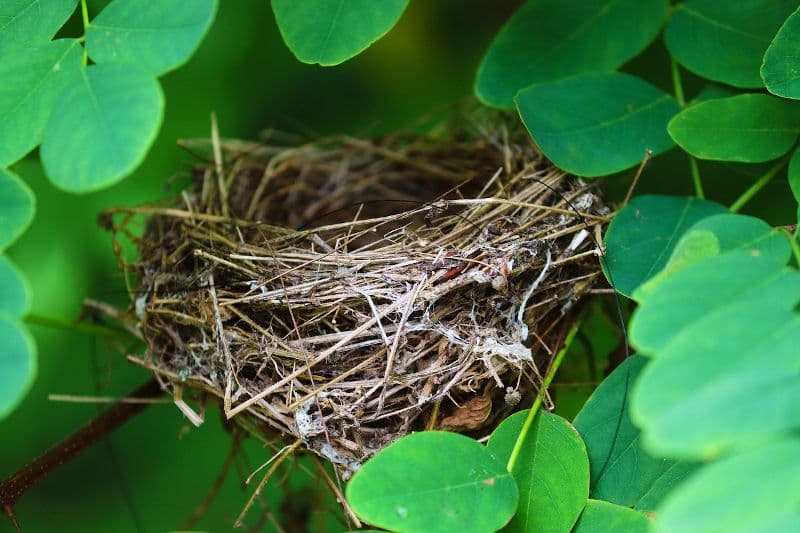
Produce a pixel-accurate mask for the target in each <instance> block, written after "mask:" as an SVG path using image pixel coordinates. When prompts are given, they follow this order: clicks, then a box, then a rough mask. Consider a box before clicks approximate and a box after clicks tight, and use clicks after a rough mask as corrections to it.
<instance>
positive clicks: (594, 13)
mask: <svg viewBox="0 0 800 533" xmlns="http://www.w3.org/2000/svg"><path fill="white" fill-rule="evenodd" d="M666 9H667V2H665V1H663V0H644V1H642V0H604V1H595V2H585V1H581V0H567V1H565V0H535V1H529V2H527V3H525V4H524V5H523V6H522V7H521V8H520V9H519V10H518V11H517V12H516V13H515V14H514V15H513V16H512V17H511V18H510V19H509V20H508V22H507V23H506V24H505V26H503V28H502V29H501V30H500V32H499V33H498V34H497V36H496V37H495V39H494V41H493V42H492V44H491V45H490V46H489V49H488V50H487V52H486V55H485V56H484V58H483V60H482V61H481V65H480V67H479V68H478V76H477V78H476V80H475V94H476V95H477V96H478V98H480V99H481V100H482V101H483V102H484V103H486V104H488V105H490V106H493V107H501V108H508V109H510V108H511V107H512V106H513V105H514V95H515V94H517V91H519V90H520V89H522V88H524V87H527V86H529V85H533V84H536V83H542V82H549V81H554V80H557V79H560V78H566V77H568V76H573V75H575V74H581V73H585V72H597V71H611V70H614V69H615V68H617V67H619V66H620V65H622V64H623V63H625V62H626V61H627V60H628V59H630V58H632V57H633V56H635V55H636V54H638V53H639V52H641V51H642V50H643V49H644V48H645V47H646V46H647V45H648V43H650V42H651V41H652V40H653V39H654V38H655V37H656V35H658V32H659V30H660V29H661V26H662V25H663V24H664V18H665V15H666ZM600 42H601V43H603V45H602V46H598V45H597V43H600Z"/></svg>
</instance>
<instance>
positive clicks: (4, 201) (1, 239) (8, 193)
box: [0, 168, 36, 250]
mask: <svg viewBox="0 0 800 533" xmlns="http://www.w3.org/2000/svg"><path fill="white" fill-rule="evenodd" d="M35 211H36V198H35V197H34V196H33V192H32V191H31V190H30V188H29V187H28V186H27V185H25V182H23V181H22V180H21V179H19V178H18V177H17V175H16V174H14V173H12V172H10V171H8V170H5V169H2V168H0V250H4V249H5V248H6V247H8V246H9V245H10V244H11V243H12V242H14V241H15V240H17V238H18V237H19V236H20V235H22V234H23V232H24V231H25V230H26V229H27V228H28V226H29V225H30V223H31V220H33V214H34V212H35Z"/></svg>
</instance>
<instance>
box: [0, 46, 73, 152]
mask: <svg viewBox="0 0 800 533" xmlns="http://www.w3.org/2000/svg"><path fill="white" fill-rule="evenodd" d="M81 50H82V49H81V46H80V44H78V41H77V40H76V39H59V40H57V41H51V42H49V43H47V44H43V45H41V46H38V47H35V48H26V49H23V50H20V51H19V52H16V53H14V54H9V55H7V56H3V57H2V59H0V80H5V81H4V83H2V84H0V167H2V166H7V165H10V164H11V163H13V162H15V161H17V160H18V159H20V158H22V157H23V156H24V155H25V154H27V153H28V152H30V151H31V150H32V149H33V148H34V147H35V146H36V145H37V144H39V142H40V141H41V140H42V130H43V129H44V126H45V124H46V123H47V119H48V118H49V117H50V112H51V111H52V110H53V106H54V105H55V102H56V99H57V98H58V96H59V94H60V93H61V91H62V90H63V89H64V87H65V86H66V85H67V83H68V81H69V79H70V77H73V76H76V75H77V74H78V72H79V69H80V67H81V56H82V52H81Z"/></svg>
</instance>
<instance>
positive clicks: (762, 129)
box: [668, 94, 800, 163]
mask: <svg viewBox="0 0 800 533" xmlns="http://www.w3.org/2000/svg"><path fill="white" fill-rule="evenodd" d="M668 130H669V134H670V135H671V136H672V138H673V139H674V140H675V142H676V143H678V144H679V145H680V146H681V148H683V149H684V150H686V151H687V152H689V153H690V154H692V155H693V156H695V157H699V158H701V159H713V160H717V161H739V162H743V163H760V162H763V161H769V160H771V159H775V158H777V157H780V156H782V155H783V154H785V153H786V152H788V151H789V149H790V148H792V146H793V145H794V143H795V141H796V140H797V135H798V134H800V104H798V103H797V102H792V101H788V100H783V99H781V98H778V97H775V96H772V95H768V94H740V95H737V96H731V97H729V98H718V99H715V100H708V101H705V102H700V103H698V104H696V105H693V106H691V107H688V108H686V109H684V110H683V111H681V112H680V113H679V114H678V115H677V116H675V118H673V119H672V120H671V121H670V122H669V126H668Z"/></svg>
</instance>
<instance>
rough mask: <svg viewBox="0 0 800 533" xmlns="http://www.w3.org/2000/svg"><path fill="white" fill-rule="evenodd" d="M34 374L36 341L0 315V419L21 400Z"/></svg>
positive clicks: (21, 328)
mask: <svg viewBox="0 0 800 533" xmlns="http://www.w3.org/2000/svg"><path fill="white" fill-rule="evenodd" d="M35 377H36V343H35V342H34V341H33V337H32V336H31V334H30V333H29V332H28V330H27V329H26V328H25V327H24V326H23V325H22V324H21V323H20V322H18V321H16V320H15V319H13V318H11V317H10V316H8V315H5V314H0V420H2V419H3V418H5V417H6V416H8V414H9V413H10V412H11V411H13V410H14V408H15V407H16V406H17V405H18V404H19V402H21V401H22V398H24V397H25V394H26V393H27V392H28V389H30V387H31V384H32V383H33V380H34V378H35Z"/></svg>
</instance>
